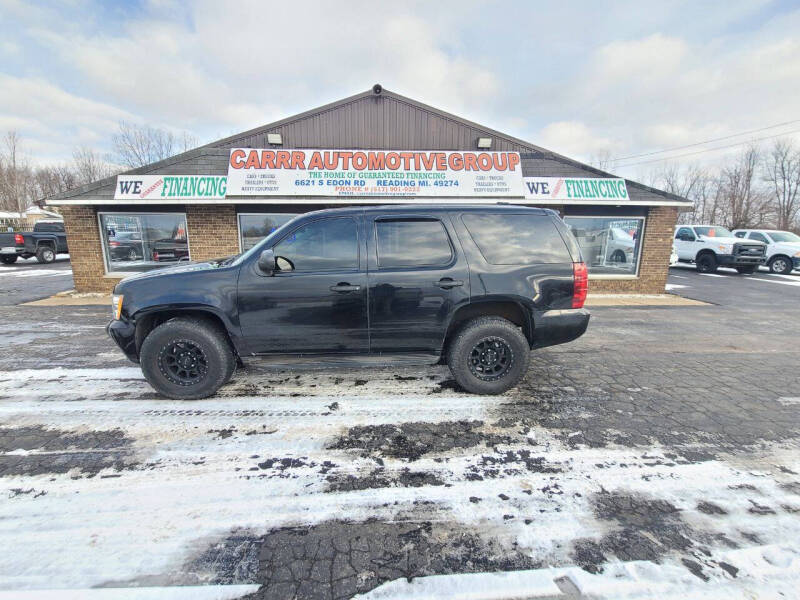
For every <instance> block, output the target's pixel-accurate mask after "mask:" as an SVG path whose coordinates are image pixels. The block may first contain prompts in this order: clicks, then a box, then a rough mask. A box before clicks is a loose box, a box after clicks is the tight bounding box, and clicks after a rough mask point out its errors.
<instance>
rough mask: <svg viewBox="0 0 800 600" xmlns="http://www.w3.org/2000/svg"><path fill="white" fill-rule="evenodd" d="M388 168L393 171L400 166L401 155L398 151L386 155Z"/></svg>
mask: <svg viewBox="0 0 800 600" xmlns="http://www.w3.org/2000/svg"><path fill="white" fill-rule="evenodd" d="M386 168H387V169H392V170H393V171H395V170H397V169H399V168H400V155H399V154H397V152H389V154H387V155H386Z"/></svg>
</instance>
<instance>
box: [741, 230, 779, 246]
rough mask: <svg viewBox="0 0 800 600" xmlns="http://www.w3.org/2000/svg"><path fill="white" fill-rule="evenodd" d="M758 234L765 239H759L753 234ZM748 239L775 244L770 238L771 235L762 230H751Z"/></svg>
mask: <svg viewBox="0 0 800 600" xmlns="http://www.w3.org/2000/svg"><path fill="white" fill-rule="evenodd" d="M756 235H760V236H761V237H762V238H764V239H763V240H759V239H758V238H755V237H753V236H756ZM747 239H748V240H755V241H756V242H763V243H764V244H773V243H774V242H773V241H772V240H771V239H770V237H769V236H768V235H767V234H766V233H764V232H762V231H751V232H750V233H748V234H747Z"/></svg>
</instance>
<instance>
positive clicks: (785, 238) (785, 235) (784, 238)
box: [769, 231, 800, 242]
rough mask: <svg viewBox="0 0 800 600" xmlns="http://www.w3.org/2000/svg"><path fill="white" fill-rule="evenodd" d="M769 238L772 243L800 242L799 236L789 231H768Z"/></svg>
mask: <svg viewBox="0 0 800 600" xmlns="http://www.w3.org/2000/svg"><path fill="white" fill-rule="evenodd" d="M769 237H771V238H772V241H774V242H800V235H797V234H796V233H792V232H791V231H770V232H769Z"/></svg>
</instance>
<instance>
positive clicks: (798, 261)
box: [792, 256, 800, 271]
mask: <svg viewBox="0 0 800 600" xmlns="http://www.w3.org/2000/svg"><path fill="white" fill-rule="evenodd" d="M792 269H794V270H796V271H800V257H797V256H795V257H794V258H792Z"/></svg>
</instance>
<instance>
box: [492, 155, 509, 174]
mask: <svg viewBox="0 0 800 600" xmlns="http://www.w3.org/2000/svg"><path fill="white" fill-rule="evenodd" d="M492 158H494V168H495V169H497V170H498V171H505V170H506V168H508V154H506V153H505V152H498V153H497V154H493V155H492Z"/></svg>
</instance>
